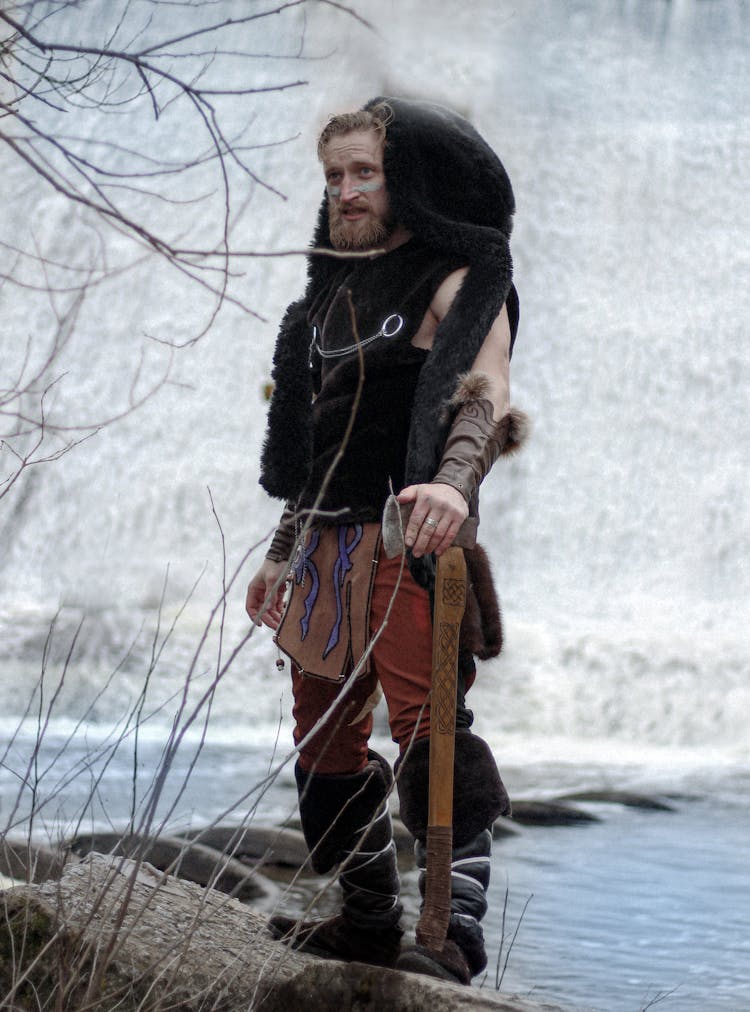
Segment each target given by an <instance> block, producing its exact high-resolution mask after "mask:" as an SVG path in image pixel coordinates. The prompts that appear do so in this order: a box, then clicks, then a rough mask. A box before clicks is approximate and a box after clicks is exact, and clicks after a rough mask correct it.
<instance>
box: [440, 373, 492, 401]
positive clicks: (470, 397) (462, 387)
mask: <svg viewBox="0 0 750 1012" xmlns="http://www.w3.org/2000/svg"><path fill="white" fill-rule="evenodd" d="M489 391H490V378H489V376H488V375H487V373H484V372H462V373H461V375H460V376H459V377H458V381H457V383H456V389H455V390H454V391H453V396H452V397H451V399H450V401H449V402H448V404H449V406H450V407H451V408H459V407H460V406H461V405H462V404H468V403H469V402H470V401H481V400H485V398H488V397H489Z"/></svg>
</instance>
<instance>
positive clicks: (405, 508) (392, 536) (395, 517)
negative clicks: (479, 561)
mask: <svg viewBox="0 0 750 1012" xmlns="http://www.w3.org/2000/svg"><path fill="white" fill-rule="evenodd" d="M413 509H414V507H413V505H412V503H400V502H399V501H398V499H397V498H396V496H395V495H393V493H391V495H389V496H388V498H387V499H386V501H385V509H384V510H383V522H382V530H383V551H384V552H385V554H386V557H387V558H389V559H395V558H396V556H397V555H401V554H402V553H403V552H405V551H406V544H405V542H404V535H405V534H406V525H407V524H408V523H409V517H410V516H411V511H412V510H413ZM478 525H479V520H478V519H477V517H467V518H466V519H465V520H464V522H463V523H462V524H461V527H460V528H459V531H458V534H457V535H456V537H455V538H454V539H453V544H454V545H456V547H457V548H473V547H474V546H475V545H476V543H477V527H478Z"/></svg>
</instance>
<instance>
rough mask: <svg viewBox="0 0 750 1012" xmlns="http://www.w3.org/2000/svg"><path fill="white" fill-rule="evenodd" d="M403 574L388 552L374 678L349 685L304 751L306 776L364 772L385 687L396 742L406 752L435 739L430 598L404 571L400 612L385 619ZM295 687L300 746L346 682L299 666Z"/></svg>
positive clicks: (382, 563)
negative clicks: (377, 697) (375, 705)
mask: <svg viewBox="0 0 750 1012" xmlns="http://www.w3.org/2000/svg"><path fill="white" fill-rule="evenodd" d="M400 569H401V560H400V558H395V559H388V558H386V556H385V554H384V553H383V552H382V551H381V553H380V556H379V559H378V568H377V572H376V575H375V582H374V587H373V594H372V604H371V609H370V630H371V633H372V634H373V636H374V635H375V633H377V632H378V631H380V635H379V636H378V639H377V641H376V642H375V645H374V647H373V650H372V655H371V661H372V662H371V665H370V671H369V673H368V674H366V675H363V676H361V677H359V678H357V679H356V680H355V682H354V684H353V685H347V686H346V688H347V691H346V694H345V696H344V698H343V699H342V700H341V702H339V703H338V704H337V705H336V707H335V708H334V710H333V712H332V713H331V715H330V716H329V717H328V719H327V720H326V722H325V726H324V727H323V728H322V729H321V730H320V731H318V732H317V733H316V734H315V736H314V737H313V738H312V740H311V741H310V742H309V743H307V744H306V745H304V746H303V748H302V749H301V750H300V756H299V763H300V766H301V767H302V769H304V770H306V771H307V772H311V771H313V770H314V771H315V772H316V773H329V774H331V773H339V774H341V773H358V772H359V771H360V770H362V769H363V768H364V766H365V764H366V763H367V747H368V741H369V738H370V734H371V733H372V725H373V718H372V707H371V702H372V698H373V694H374V693H376V691H377V685H378V682H379V683H380V686H381V688H382V690H383V695H384V696H385V700H386V703H387V705H388V722H389V725H390V729H391V735H392V736H393V740H394V741H395V742H397V744H398V745H399V748H400V750H401V751H402V752H403V751H405V750H406V748H407V747H408V745H409V742H410V741H411V739H412V737H415V738H423V737H425V736H426V735H429V733H430V708H429V692H430V680H431V673H432V617H431V613H430V598H429V594H428V593H427V591H426V590H423V589H422V588H421V587H420V586H418V584H417V583H416V582H415V581H414V579H413V578H412V576H411V573H410V572H409V569H408V567H407V566H404V569H403V573H402V575H401V583H400V585H399V588H398V591H397V593H396V598H395V600H394V603H393V606H392V607H391V611H390V614H389V616H388V621H387V624H386V625H385V626H384V625H383V623H384V619H385V615H386V611H387V609H388V605H389V604H390V601H391V597H392V596H393V592H394V588H395V587H396V585H397V582H398V576H399V571H400ZM292 680H293V689H294V711H293V712H294V719H295V721H296V726H295V729H294V740H295V743H296V744H297V745H299V743H300V742H301V741H302V739H303V738H304V737H305V736H306V735H307V734H308V732H310V731H311V729H312V728H313V727H314V725H315V723H316V721H317V720H318V719H319V718H320V717H321V716H322V715H323V714H324V713H325V712H326V711H327V710H328V708H329V707H330V706H331V705H332V704H333V703H334V701H335V699H336V697H337V696H338V695H339V693H341V691H342V684H341V683H338V682H333V681H329V680H326V679H321V678H315V677H311V676H309V675H303V674H300V672H299V669H298V668H297V667H296V666H295V665H294V664H293V665H292Z"/></svg>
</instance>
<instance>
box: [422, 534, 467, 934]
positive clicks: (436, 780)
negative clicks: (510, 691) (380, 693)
mask: <svg viewBox="0 0 750 1012" xmlns="http://www.w3.org/2000/svg"><path fill="white" fill-rule="evenodd" d="M465 604H466V560H465V559H464V553H463V551H462V550H461V549H460V548H457V547H455V546H452V547H451V548H449V549H448V550H447V551H446V552H444V553H443V555H441V556H440V557H439V559H438V560H437V576H436V579H435V609H434V615H433V623H432V694H431V700H430V785H429V791H430V793H429V804H428V812H427V872H426V882H425V898H424V907H423V908H422V914H421V916H420V918H419V922H418V924H417V929H416V934H417V943H418V944H419V945H422V946H424V947H425V948H428V949H434V950H437V951H440V950H441V949H442V948H443V945H444V944H445V934H446V931H447V930H448V919H449V917H450V900H451V856H452V850H453V761H454V755H455V744H456V680H457V676H458V637H459V632H460V629H461V619H462V618H463V613H464V607H465Z"/></svg>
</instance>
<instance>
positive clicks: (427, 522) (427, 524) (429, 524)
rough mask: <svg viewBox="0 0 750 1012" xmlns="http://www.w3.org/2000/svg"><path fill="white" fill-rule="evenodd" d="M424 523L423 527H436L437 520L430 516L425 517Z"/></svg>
mask: <svg viewBox="0 0 750 1012" xmlns="http://www.w3.org/2000/svg"><path fill="white" fill-rule="evenodd" d="M424 525H425V527H437V525H438V521H437V520H434V519H433V518H432V517H427V518H426V520H425V521H424Z"/></svg>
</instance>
